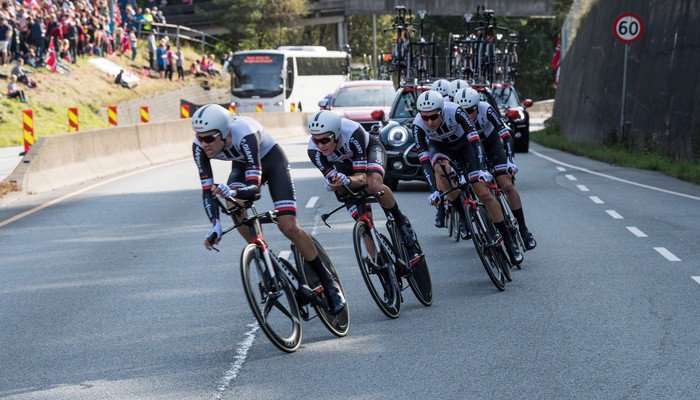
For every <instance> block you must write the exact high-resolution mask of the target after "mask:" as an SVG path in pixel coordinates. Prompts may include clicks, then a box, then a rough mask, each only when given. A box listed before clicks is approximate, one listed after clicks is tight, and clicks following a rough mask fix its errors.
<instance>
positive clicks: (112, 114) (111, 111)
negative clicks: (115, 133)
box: [107, 106, 117, 126]
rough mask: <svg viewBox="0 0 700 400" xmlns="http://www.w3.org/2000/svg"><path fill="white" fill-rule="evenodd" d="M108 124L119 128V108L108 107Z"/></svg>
mask: <svg viewBox="0 0 700 400" xmlns="http://www.w3.org/2000/svg"><path fill="white" fill-rule="evenodd" d="M107 122H109V126H117V106H109V107H107Z"/></svg>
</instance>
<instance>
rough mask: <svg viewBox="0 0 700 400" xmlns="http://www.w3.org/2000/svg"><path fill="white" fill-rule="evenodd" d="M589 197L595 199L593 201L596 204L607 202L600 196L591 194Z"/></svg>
mask: <svg viewBox="0 0 700 400" xmlns="http://www.w3.org/2000/svg"><path fill="white" fill-rule="evenodd" d="M588 198H589V199H591V200H593V202H594V203H596V204H605V202H604V201H603V200H601V199H600V197H598V196H589V197H588Z"/></svg>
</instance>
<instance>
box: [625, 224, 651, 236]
mask: <svg viewBox="0 0 700 400" xmlns="http://www.w3.org/2000/svg"><path fill="white" fill-rule="evenodd" d="M627 230H628V231H630V232H632V234H633V235H634V236H636V237H649V236H647V234H646V233H644V232H642V231H640V230H639V228H637V227H636V226H628V227H627Z"/></svg>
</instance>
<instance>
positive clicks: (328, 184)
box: [324, 176, 333, 192]
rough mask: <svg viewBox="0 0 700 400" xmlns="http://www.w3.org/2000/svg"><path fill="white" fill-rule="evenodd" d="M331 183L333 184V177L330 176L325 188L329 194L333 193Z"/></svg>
mask: <svg viewBox="0 0 700 400" xmlns="http://www.w3.org/2000/svg"><path fill="white" fill-rule="evenodd" d="M331 183H333V182H332V181H331V177H330V176H329V177H328V179H326V183H325V184H324V186H325V187H326V190H327V191H329V192H332V191H333V188H332V187H331Z"/></svg>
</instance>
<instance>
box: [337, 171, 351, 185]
mask: <svg viewBox="0 0 700 400" xmlns="http://www.w3.org/2000/svg"><path fill="white" fill-rule="evenodd" d="M335 179H336V180H339V181H341V182H343V184H344V185H346V186H347V185H349V184H350V178H348V177H347V176H345V174H344V173H342V172H338V173H337V174H335Z"/></svg>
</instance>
